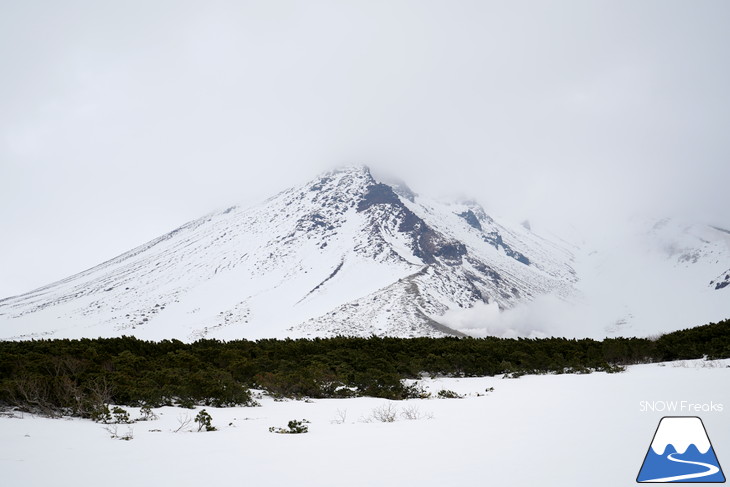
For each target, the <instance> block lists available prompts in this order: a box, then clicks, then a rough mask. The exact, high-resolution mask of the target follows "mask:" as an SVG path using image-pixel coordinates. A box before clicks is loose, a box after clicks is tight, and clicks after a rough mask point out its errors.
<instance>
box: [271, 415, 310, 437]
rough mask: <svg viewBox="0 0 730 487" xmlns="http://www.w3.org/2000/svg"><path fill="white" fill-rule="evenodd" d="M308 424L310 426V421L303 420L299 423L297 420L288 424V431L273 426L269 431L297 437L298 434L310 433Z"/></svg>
mask: <svg viewBox="0 0 730 487" xmlns="http://www.w3.org/2000/svg"><path fill="white" fill-rule="evenodd" d="M307 424H309V421H307V420H306V419H303V420H301V421H299V420H297V419H292V420H291V421H289V423H288V424H287V427H288V429H284V428H276V427H274V426H272V427H270V428H269V431H270V432H272V433H279V434H284V435H296V434H301V433H309V426H307Z"/></svg>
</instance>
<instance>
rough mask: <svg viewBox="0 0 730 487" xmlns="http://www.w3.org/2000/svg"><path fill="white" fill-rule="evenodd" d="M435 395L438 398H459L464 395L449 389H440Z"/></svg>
mask: <svg viewBox="0 0 730 487" xmlns="http://www.w3.org/2000/svg"><path fill="white" fill-rule="evenodd" d="M437 396H438V397H439V399H461V398H463V397H464V396H462V395H460V394H458V393H456V392H454V391H452V390H450V389H441V390H440V391H439V392H438V394H437Z"/></svg>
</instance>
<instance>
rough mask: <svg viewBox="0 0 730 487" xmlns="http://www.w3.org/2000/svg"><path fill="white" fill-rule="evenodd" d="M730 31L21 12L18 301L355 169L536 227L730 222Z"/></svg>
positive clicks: (709, 7)
mask: <svg viewBox="0 0 730 487" xmlns="http://www.w3.org/2000/svg"><path fill="white" fill-rule="evenodd" d="M729 25H730V2H727V1H725V0H719V1H682V2H675V1H667V0H659V1H645V0H642V1H636V0H630V1H626V2H622V1H616V0H611V1H606V2H600V1H593V2H591V1H586V0H578V1H561V2H559V1H552V2H543V1H534V2H527V1H509V2H507V1H499V2H490V1H483V0H482V1H459V0H455V1H424V0H417V1H412V2H409V1H398V0H387V1H382V2H378V1H359V2H354V1H351V2H342V1H333V2H322V1H301V2H284V1H275V0H263V1H254V2H249V1H231V2H215V1H205V2H202V1H201V2H181V1H169V2H166V1H150V0H144V1H118V2H99V1H96V0H92V1H87V2H80V1H69V0H66V1H63V2H59V1H54V0H49V1H45V2H39V1H33V0H23V1H10V0H0V67H1V68H0V69H1V70H2V71H1V75H0V233H1V234H2V238H0V297H2V296H8V295H12V294H18V293H22V292H25V291H28V290H30V289H31V288H34V287H37V286H40V285H43V284H46V283H48V282H50V281H53V280H57V279H60V278H63V277H66V276H67V275H70V274H72V273H75V272H77V271H80V270H83V269H85V268H88V267H91V266H93V265H95V264H97V263H99V262H101V261H103V260H106V259H108V258H110V257H113V256H114V255H117V254H119V253H121V252H124V251H126V250H128V249H130V248H132V247H134V246H136V245H139V244H141V243H143V242H145V241H147V240H149V239H151V238H154V237H156V236H158V235H160V234H162V233H165V232H167V231H169V230H171V229H172V228H175V227H177V226H179V225H180V224H182V223H184V222H186V221H188V220H191V219H194V218H197V217H199V216H201V215H203V214H205V213H208V212H210V211H212V210H215V209H218V208H223V207H226V206H230V205H231V204H235V203H243V204H251V203H255V202H257V201H259V200H261V199H264V198H266V197H268V196H270V195H271V194H273V193H275V192H278V191H279V190H281V189H284V188H285V187H288V186H290V185H293V184H298V183H301V182H303V181H306V180H308V179H310V178H311V177H314V176H315V175H316V174H317V173H318V172H320V171H321V170H323V169H327V168H329V167H332V166H335V165H338V164H352V163H366V164H369V165H371V166H372V167H374V168H379V167H380V168H382V167H385V168H388V169H389V170H390V172H393V173H396V174H397V175H399V176H400V177H401V178H403V179H404V180H405V181H406V182H408V183H409V184H410V186H412V187H413V189H414V190H416V191H417V192H420V193H424V194H430V195H434V196H439V195H442V194H459V193H460V194H464V195H468V196H472V197H474V198H476V199H477V200H479V201H480V202H481V203H482V204H483V205H484V206H485V207H486V209H487V211H488V212H492V213H494V214H497V215H502V216H503V217H505V218H507V219H513V220H516V221H519V220H521V219H524V218H531V219H533V220H535V219H537V220H540V221H543V222H549V221H556V222H557V221H561V220H562V221H563V222H566V221H576V222H580V221H584V220H587V219H589V220H592V221H593V222H594V223H595V222H596V221H604V220H605V221H615V220H616V219H617V218H618V217H621V216H623V215H624V214H626V213H628V212H632V211H640V212H649V213H652V214H657V215H658V216H663V215H675V214H681V215H682V216H685V217H691V218H697V219H701V220H703V221H707V222H709V223H713V224H716V225H719V226H725V227H730V210H729V209H728V207H729V205H728V199H729V197H730V160H729V156H730V94H729V92H730V88H729V87H730V29H729V28H728V26H729ZM551 219H552V220H551Z"/></svg>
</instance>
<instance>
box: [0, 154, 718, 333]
mask: <svg viewBox="0 0 730 487" xmlns="http://www.w3.org/2000/svg"><path fill="white" fill-rule="evenodd" d="M531 228H532V230H531ZM627 228H630V229H631V231H627V232H626V235H624V234H621V235H620V237H621V238H618V236H617V233H618V232H617V230H618V229H616V228H610V229H607V232H606V238H605V241H603V242H583V241H580V238H577V237H576V238H574V241H575V242H577V243H567V242H566V241H565V240H563V239H561V238H558V237H553V236H550V237H545V236H540V235H539V233H538V232H536V231H533V230H534V227H533V226H531V225H527V224H525V225H522V224H515V225H508V224H506V223H502V222H499V221H498V220H497V219H495V218H493V217H492V216H490V215H488V214H487V213H486V212H485V211H484V209H483V208H482V207H480V206H479V205H478V204H476V203H474V202H451V203H444V202H439V201H434V200H431V199H428V198H425V197H422V196H419V195H417V194H416V193H414V192H413V191H411V190H410V189H409V188H408V187H407V186H405V185H404V184H402V183H399V184H392V185H387V184H384V183H382V182H378V181H376V180H375V179H374V178H373V176H372V175H371V174H370V172H369V170H368V169H367V168H366V167H364V166H360V167H351V168H345V169H342V170H338V171H334V172H330V173H327V174H324V175H321V176H319V177H317V178H315V179H314V180H312V181H310V182H308V183H306V184H304V185H302V186H300V187H296V188H291V189H289V190H286V191H283V192H282V193H280V194H278V195H276V196H274V197H272V198H270V199H269V200H267V201H265V202H263V203H262V204H260V205H258V206H256V207H252V208H246V209H244V208H238V207H231V208H229V209H227V210H225V211H222V212H219V213H215V214H211V215H208V216H205V217H203V218H201V219H198V220H195V221H192V222H190V223H187V224H186V225H183V226H182V227H180V228H178V229H176V230H174V231H172V232H170V233H168V234H166V235H163V236H162V237H159V238H157V239H155V240H153V241H151V242H148V243H147V244H144V245H142V246H140V247H138V248H136V249H133V250H131V251H130V252H127V253H125V254H122V255H120V256H118V257H116V258H114V259H111V260H109V261H107V262H105V263H103V264H101V265H99V266H96V267H94V268H92V269H89V270H87V271H84V272H81V273H79V274H77V275H74V276H71V277H69V278H67V279H64V280H62V281H59V282H56V283H53V284H50V285H47V286H45V287H42V288H39V289H36V290H34V291H31V292H29V293H26V294H24V295H21V296H16V297H12V298H7V299H5V300H1V301H0V339H31V338H80V337H99V336H102V337H112V336H121V335H134V336H137V337H140V338H143V339H152V340H159V339H169V338H178V339H181V340H185V341H192V340H196V339H200V338H217V339H236V338H249V339H256V338H263V337H274V338H281V337H313V336H334V335H355V336H369V335H371V334H376V335H390V336H401V337H411V336H444V335H465V334H466V335H473V336H484V335H487V334H489V335H498V336H548V335H563V336H592V337H599V338H600V337H604V336H607V335H609V336H611V335H646V334H653V333H659V332H663V331H670V330H675V329H679V328H686V327H688V326H694V325H699V324H704V323H707V322H709V321H718V320H721V319H724V318H727V317H729V316H730V286H727V283H728V282H730V281H729V280H728V279H730V278H729V277H728V274H730V269H729V267H730V232H728V231H726V230H723V229H719V228H714V227H709V226H703V225H684V224H680V223H678V222H675V221H672V220H664V221H661V222H659V223H655V222H645V221H642V222H638V223H637V224H635V225H634V226H629V225H627ZM634 230H635V231H634ZM632 232H633V233H632ZM546 235H548V234H547V232H546ZM626 236H628V237H627V238H624V237H626ZM708 283H709V284H708Z"/></svg>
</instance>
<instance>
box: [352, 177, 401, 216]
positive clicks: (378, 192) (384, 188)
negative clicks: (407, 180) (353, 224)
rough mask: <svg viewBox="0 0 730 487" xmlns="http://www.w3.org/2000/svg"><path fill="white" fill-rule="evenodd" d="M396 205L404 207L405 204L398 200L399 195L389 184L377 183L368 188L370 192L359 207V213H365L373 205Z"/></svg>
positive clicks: (365, 195)
mask: <svg viewBox="0 0 730 487" xmlns="http://www.w3.org/2000/svg"><path fill="white" fill-rule="evenodd" d="M388 204H389V205H395V206H403V203H401V201H400V200H399V199H398V195H396V194H395V192H394V191H393V188H391V187H390V186H388V185H387V184H383V183H377V184H374V185H372V186H370V187H369V188H368V192H367V193H365V194H364V195H363V197H362V200H360V203H358V205H357V211H358V212H361V211H365V210H367V209H368V208H370V207H371V206H373V205H388Z"/></svg>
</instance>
